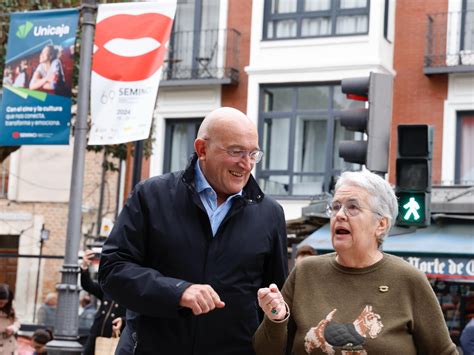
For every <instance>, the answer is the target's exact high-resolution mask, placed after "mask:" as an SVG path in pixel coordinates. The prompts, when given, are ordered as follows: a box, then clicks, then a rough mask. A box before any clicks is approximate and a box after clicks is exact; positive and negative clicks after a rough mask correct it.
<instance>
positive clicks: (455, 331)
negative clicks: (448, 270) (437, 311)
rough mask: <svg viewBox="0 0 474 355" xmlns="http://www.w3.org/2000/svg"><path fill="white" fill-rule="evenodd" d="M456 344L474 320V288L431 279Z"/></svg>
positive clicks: (463, 284)
mask: <svg viewBox="0 0 474 355" xmlns="http://www.w3.org/2000/svg"><path fill="white" fill-rule="evenodd" d="M430 281H431V284H432V286H433V290H434V292H435V293H436V296H437V298H438V301H439V304H440V306H441V309H442V311H443V315H444V319H445V321H446V326H447V327H448V330H449V334H450V336H451V339H452V340H453V342H454V343H456V344H458V345H459V337H460V335H461V332H462V330H463V329H464V327H465V326H466V324H467V323H468V322H469V320H470V319H471V318H474V286H473V285H472V284H470V283H464V282H456V281H446V280H440V279H430Z"/></svg>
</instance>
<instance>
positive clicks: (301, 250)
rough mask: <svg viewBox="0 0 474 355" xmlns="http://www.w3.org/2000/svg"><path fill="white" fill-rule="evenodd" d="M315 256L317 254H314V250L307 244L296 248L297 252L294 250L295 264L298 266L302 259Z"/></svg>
mask: <svg viewBox="0 0 474 355" xmlns="http://www.w3.org/2000/svg"><path fill="white" fill-rule="evenodd" d="M317 254H318V253H316V250H314V248H313V247H312V246H310V245H308V244H306V245H302V246H300V247H298V248H297V250H296V258H295V263H296V264H298V263H299V262H300V261H301V260H303V259H304V258H306V257H308V256H313V255H317Z"/></svg>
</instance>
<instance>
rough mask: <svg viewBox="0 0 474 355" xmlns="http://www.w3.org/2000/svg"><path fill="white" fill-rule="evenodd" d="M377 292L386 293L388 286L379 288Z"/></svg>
mask: <svg viewBox="0 0 474 355" xmlns="http://www.w3.org/2000/svg"><path fill="white" fill-rule="evenodd" d="M379 291H380V292H387V291H388V286H385V285H384V286H379Z"/></svg>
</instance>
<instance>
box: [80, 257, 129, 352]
mask: <svg viewBox="0 0 474 355" xmlns="http://www.w3.org/2000/svg"><path fill="white" fill-rule="evenodd" d="M95 258H97V255H96V254H95V253H94V252H93V251H92V250H86V251H85V252H84V256H83V258H82V262H81V286H82V288H83V289H84V290H85V291H87V292H89V293H90V294H92V295H94V296H95V297H97V299H99V300H100V307H99V309H98V310H97V312H96V314H95V317H94V322H93V323H92V326H91V327H90V332H89V337H88V339H87V342H86V344H85V345H84V352H83V354H84V355H93V354H94V352H95V340H96V338H97V337H106V338H110V337H112V334H113V332H114V330H115V334H116V335H118V334H120V332H121V331H122V329H123V328H124V327H125V311H126V309H125V308H124V307H122V306H121V305H119V304H118V303H117V302H115V301H114V300H112V299H111V298H110V297H107V295H105V294H104V292H103V291H102V289H101V288H100V286H99V284H98V283H97V282H95V281H93V280H92V278H91V275H90V271H89V267H90V265H91V263H92V260H93V259H95Z"/></svg>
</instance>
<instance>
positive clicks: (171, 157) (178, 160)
mask: <svg viewBox="0 0 474 355" xmlns="http://www.w3.org/2000/svg"><path fill="white" fill-rule="evenodd" d="M201 122H202V118H194V119H185V120H176V119H172V120H167V121H166V132H165V157H164V167H163V172H165V173H168V172H170V171H177V170H183V169H184V168H185V167H186V165H187V163H188V159H189V157H190V156H191V154H192V153H193V152H194V140H195V138H196V135H197V132H198V129H199V126H200V125H201Z"/></svg>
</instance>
